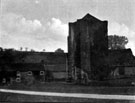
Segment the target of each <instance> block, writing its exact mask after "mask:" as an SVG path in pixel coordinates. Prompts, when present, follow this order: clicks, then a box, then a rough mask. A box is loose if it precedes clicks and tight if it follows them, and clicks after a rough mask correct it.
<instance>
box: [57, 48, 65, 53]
mask: <svg viewBox="0 0 135 103" xmlns="http://www.w3.org/2000/svg"><path fill="white" fill-rule="evenodd" d="M55 52H56V53H64V50H62V49H61V48H58V49H57V50H55Z"/></svg>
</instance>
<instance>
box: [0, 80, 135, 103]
mask: <svg viewBox="0 0 135 103" xmlns="http://www.w3.org/2000/svg"><path fill="white" fill-rule="evenodd" d="M0 88H5V89H13V90H29V91H40V92H61V93H63V92H66V93H91V94H122V95H135V87H104V86H100V87H99V86H97V87H96V86H85V85H75V84H67V83H64V82H63V83H62V82H51V83H35V84H31V85H25V84H21V83H19V84H13V85H10V86H1V87H0ZM0 102H4V103H5V102H90V103H99V102H100V103H135V101H123V100H97V99H84V98H69V97H50V96H30V95H22V94H13V93H0Z"/></svg>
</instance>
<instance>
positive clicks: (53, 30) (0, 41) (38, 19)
mask: <svg viewBox="0 0 135 103" xmlns="http://www.w3.org/2000/svg"><path fill="white" fill-rule="evenodd" d="M87 13H90V14H91V15H93V16H95V17H97V18H99V19H100V20H108V23H109V26H108V35H113V34H117V35H123V36H126V37H128V39H129V43H128V45H127V48H129V47H130V48H132V51H133V52H134V54H135V0H0V46H1V47H4V48H15V49H19V48H20V47H23V48H25V47H28V48H29V49H35V50H39V51H42V50H43V49H46V51H54V50H56V49H57V48H62V49H64V51H67V35H68V23H69V22H73V21H76V19H80V18H82V17H83V16H85V15H86V14H87Z"/></svg>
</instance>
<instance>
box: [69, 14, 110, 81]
mask: <svg viewBox="0 0 135 103" xmlns="http://www.w3.org/2000/svg"><path fill="white" fill-rule="evenodd" d="M107 24H108V22H107V21H101V20H99V19H97V18H95V17H93V16H92V15H90V14H87V15H86V16H84V17H83V18H82V19H78V20H77V21H76V22H74V23H69V36H68V76H69V78H72V79H75V80H76V79H81V75H82V72H84V73H87V76H88V78H89V79H94V78H95V77H96V76H97V75H98V73H97V72H98V70H99V69H100V68H101V67H102V65H103V64H105V63H104V57H105V56H107V55H108V37H107Z"/></svg>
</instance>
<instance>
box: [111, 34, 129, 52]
mask: <svg viewBox="0 0 135 103" xmlns="http://www.w3.org/2000/svg"><path fill="white" fill-rule="evenodd" d="M127 43H128V38H127V37H125V36H118V35H109V36H108V46H109V49H113V50H117V49H125V45H126V44H127Z"/></svg>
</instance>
